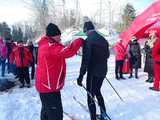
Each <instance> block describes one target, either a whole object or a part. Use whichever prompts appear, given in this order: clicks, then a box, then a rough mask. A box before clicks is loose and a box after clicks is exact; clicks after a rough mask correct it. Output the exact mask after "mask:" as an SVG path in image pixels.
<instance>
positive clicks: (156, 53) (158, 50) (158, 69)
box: [150, 32, 160, 91]
mask: <svg viewBox="0 0 160 120" xmlns="http://www.w3.org/2000/svg"><path fill="white" fill-rule="evenodd" d="M155 39H156V40H155V43H154V45H153V48H152V57H153V59H154V67H153V68H154V84H153V87H150V89H152V90H155V91H160V38H159V37H158V34H157V33H156V32H155Z"/></svg>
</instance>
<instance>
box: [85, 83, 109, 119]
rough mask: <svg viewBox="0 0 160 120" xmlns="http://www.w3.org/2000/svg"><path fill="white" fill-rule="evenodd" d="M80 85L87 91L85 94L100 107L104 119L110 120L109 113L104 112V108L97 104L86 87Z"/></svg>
mask: <svg viewBox="0 0 160 120" xmlns="http://www.w3.org/2000/svg"><path fill="white" fill-rule="evenodd" d="M82 87H83V88H84V89H85V91H86V92H87V94H88V95H89V96H90V97H91V99H92V100H93V101H94V102H95V103H97V105H98V106H99V107H100V109H101V110H102V112H103V113H102V116H103V118H104V120H111V118H110V117H109V115H108V114H107V113H106V112H105V110H104V109H103V108H102V107H101V106H100V105H99V104H98V102H97V101H96V100H95V99H94V98H93V96H92V94H91V93H90V92H89V91H88V90H87V88H86V87H85V86H84V85H82Z"/></svg>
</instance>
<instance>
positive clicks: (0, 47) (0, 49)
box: [0, 37, 7, 77]
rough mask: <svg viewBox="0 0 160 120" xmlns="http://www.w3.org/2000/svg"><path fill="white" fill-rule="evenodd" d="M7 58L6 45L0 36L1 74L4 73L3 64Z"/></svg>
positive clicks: (4, 64)
mask: <svg viewBox="0 0 160 120" xmlns="http://www.w3.org/2000/svg"><path fill="white" fill-rule="evenodd" d="M6 58H7V46H6V44H5V43H4V41H3V39H2V38H1V37H0V65H2V69H1V76H2V77H4V75H5V66H6Z"/></svg>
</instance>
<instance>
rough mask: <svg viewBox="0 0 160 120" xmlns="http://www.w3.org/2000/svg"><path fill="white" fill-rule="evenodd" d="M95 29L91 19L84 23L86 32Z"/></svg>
mask: <svg viewBox="0 0 160 120" xmlns="http://www.w3.org/2000/svg"><path fill="white" fill-rule="evenodd" d="M94 29H95V28H94V25H93V23H92V22H91V21H88V22H85V23H84V26H83V32H84V33H85V32H87V31H89V30H94Z"/></svg>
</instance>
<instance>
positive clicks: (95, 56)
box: [77, 21, 110, 120]
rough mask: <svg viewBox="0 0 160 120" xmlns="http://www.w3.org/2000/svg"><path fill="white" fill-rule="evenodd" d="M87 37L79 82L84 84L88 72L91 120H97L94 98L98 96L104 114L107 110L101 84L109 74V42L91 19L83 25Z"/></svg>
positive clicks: (87, 85)
mask: <svg viewBox="0 0 160 120" xmlns="http://www.w3.org/2000/svg"><path fill="white" fill-rule="evenodd" d="M83 31H84V33H86V35H87V39H86V40H85V43H84V45H83V55H82V63H81V68H80V75H79V77H78V79H77V84H78V85H79V86H82V80H83V76H84V75H85V74H86V72H87V80H86V87H87V91H88V92H90V93H91V95H92V97H91V96H90V95H88V96H87V99H88V100H87V101H88V107H89V111H90V117H91V120H96V105H95V102H94V101H93V98H94V97H95V96H96V98H97V100H98V103H99V106H100V110H101V118H102V120H103V117H102V114H103V113H105V112H106V108H105V103H104V99H103V96H102V94H101V90H100V89H101V86H102V83H103V80H104V78H105V77H106V74H107V60H108V58H109V55H110V52H109V44H108V42H107V40H106V39H105V38H104V37H102V36H101V35H100V34H98V33H97V32H96V31H95V27H94V25H93V23H92V22H91V21H88V22H85V23H84V27H83Z"/></svg>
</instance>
